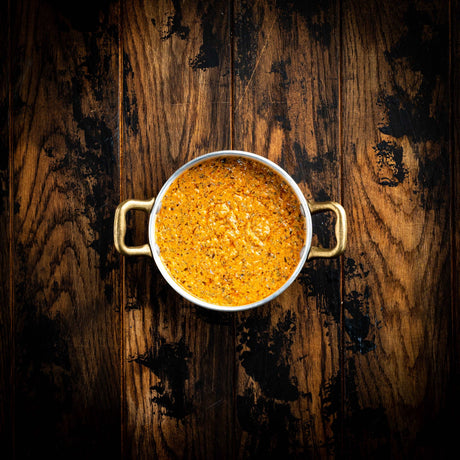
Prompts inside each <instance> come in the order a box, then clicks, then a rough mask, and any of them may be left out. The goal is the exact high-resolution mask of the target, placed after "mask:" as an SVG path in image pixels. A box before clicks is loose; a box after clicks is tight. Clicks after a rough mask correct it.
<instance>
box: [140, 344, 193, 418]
mask: <svg viewBox="0 0 460 460" xmlns="http://www.w3.org/2000/svg"><path fill="white" fill-rule="evenodd" d="M191 356H192V354H191V352H190V349H189V348H188V346H187V345H186V343H185V342H184V340H183V339H181V340H179V341H178V342H174V343H167V342H166V340H165V339H164V338H162V337H160V339H159V340H158V345H157V346H155V347H153V348H151V349H150V350H148V351H147V352H146V353H144V354H142V355H139V356H137V357H136V358H134V359H132V360H131V361H133V362H135V363H138V364H140V365H142V366H144V367H146V368H148V369H149V370H150V371H152V372H153V373H154V374H155V375H156V376H157V377H158V379H159V382H158V384H157V385H154V386H152V387H151V388H150V390H151V392H152V402H153V403H154V404H156V405H158V407H159V408H160V410H161V411H162V414H164V415H167V416H169V417H173V418H176V419H179V420H180V419H183V418H184V417H185V416H186V415H188V414H190V413H191V411H192V410H193V404H192V401H189V400H188V399H187V398H186V395H185V383H186V381H187V380H188V378H189V368H188V361H189V359H190V358H191Z"/></svg>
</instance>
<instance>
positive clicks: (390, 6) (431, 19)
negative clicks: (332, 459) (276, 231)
mask: <svg viewBox="0 0 460 460" xmlns="http://www.w3.org/2000/svg"><path fill="white" fill-rule="evenodd" d="M342 11H343V18H342V32H343V34H342V39H341V40H342V45H343V53H342V55H343V60H342V66H343V78H342V85H343V89H342V94H343V102H342V107H343V151H344V170H343V177H344V203H345V207H346V209H347V210H348V211H349V225H350V240H349V248H348V251H347V258H346V260H345V266H344V268H345V290H344V334H345V336H344V338H345V346H346V355H345V369H344V372H345V383H346V385H345V390H346V393H345V407H346V418H345V420H344V426H345V427H346V430H345V433H344V439H345V443H346V447H347V448H348V454H349V455H351V456H353V457H355V456H358V457H362V458H374V457H379V458H380V457H383V458H407V457H415V458H433V457H436V456H437V455H442V454H445V452H444V446H445V432H443V430H444V427H445V426H446V425H445V424H444V423H443V422H444V420H445V417H444V415H445V409H446V407H447V404H448V401H447V400H446V390H447V387H448V380H449V377H450V372H451V371H450V370H451V362H450V353H449V343H450V342H449V341H450V331H451V328H450V324H451V304H450V289H451V285H450V255H451V247H450V228H449V227H450V196H451V190H450V179H449V174H450V171H449V170H450V164H449V151H448V136H449V128H448V127H449V124H448V122H449V116H448V107H449V100H448V71H449V64H448V63H449V41H448V38H449V34H448V2H447V1H436V2H428V1H417V2H412V1H400V2H397V3H395V2H392V1H379V2H374V1H369V2H363V1H354V0H344V2H343V6H342Z"/></svg>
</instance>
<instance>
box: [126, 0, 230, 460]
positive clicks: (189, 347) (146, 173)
mask: <svg viewBox="0 0 460 460" xmlns="http://www.w3.org/2000/svg"><path fill="white" fill-rule="evenodd" d="M122 30H123V37H122V42H123V126H124V127H123V144H122V149H123V187H124V188H123V198H124V199H126V198H137V199H150V198H151V197H152V196H155V195H156V194H157V193H158V192H159V190H160V187H161V186H162V185H163V183H164V182H165V181H166V180H167V179H168V177H169V176H170V175H171V174H172V173H173V172H174V171H175V170H176V169H177V168H178V167H180V166H181V165H183V164H184V163H186V162H187V161H188V160H191V159H192V158H194V157H196V156H198V155H202V154H204V153H208V152H211V151H215V150H221V149H226V148H229V147H230V81H231V79H230V59H229V56H230V48H229V41H228V37H229V8H228V4H227V2H224V1H213V2H205V3H204V4H203V3H200V2H183V1H172V2H170V1H159V2H144V1H135V2H125V3H124V6H123V23H122ZM131 222H132V228H131V231H130V233H131V234H132V240H133V241H134V242H137V243H141V242H142V243H145V242H146V238H147V236H146V226H147V219H146V217H145V216H141V217H140V218H138V217H137V216H135V217H133V219H132V221H131ZM125 264H126V275H125V287H124V292H125V294H124V296H125V298H124V344H125V345H124V346H125V355H124V357H123V363H124V376H125V395H126V401H125V413H126V416H125V442H124V444H125V451H124V455H125V456H127V457H128V458H151V457H152V456H154V457H158V458H231V457H232V456H233V451H232V449H233V447H234V443H233V437H232V430H231V427H232V422H233V418H232V417H233V400H232V397H233V386H232V381H233V380H232V379H233V372H234V360H233V356H234V338H233V337H234V334H233V330H234V329H233V319H232V317H231V316H227V315H218V314H211V313H207V312H206V311H205V310H203V309H202V308H197V307H194V306H193V305H192V304H190V303H188V302H186V301H185V300H184V299H183V298H181V297H180V296H179V295H178V294H176V293H175V291H173V289H172V288H170V287H169V285H167V284H166V281H164V279H163V278H162V277H161V274H160V273H159V271H158V270H157V268H156V267H155V266H154V262H153V261H152V260H151V259H148V260H147V259H144V260H142V259H126V261H125Z"/></svg>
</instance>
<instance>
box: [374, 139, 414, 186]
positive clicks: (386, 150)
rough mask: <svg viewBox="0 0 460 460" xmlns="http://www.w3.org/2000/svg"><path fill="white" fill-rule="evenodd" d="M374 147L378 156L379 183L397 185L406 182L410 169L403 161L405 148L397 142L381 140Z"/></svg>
mask: <svg viewBox="0 0 460 460" xmlns="http://www.w3.org/2000/svg"><path fill="white" fill-rule="evenodd" d="M373 149H374V151H375V155H376V157H377V166H378V176H379V177H378V182H379V184H380V185H386V186H389V187H396V186H397V185H399V184H401V183H402V182H404V179H405V178H406V176H407V173H408V171H407V168H406V167H405V165H404V163H403V148H402V147H400V146H398V145H397V144H396V143H395V142H388V141H381V142H379V143H378V144H377V145H375V146H374V147H373Z"/></svg>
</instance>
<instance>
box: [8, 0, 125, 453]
mask: <svg viewBox="0 0 460 460" xmlns="http://www.w3.org/2000/svg"><path fill="white" fill-rule="evenodd" d="M11 6H12V23H11V27H12V44H13V55H12V58H13V65H12V81H13V88H12V92H13V97H12V100H13V106H12V120H13V121H12V123H13V139H12V141H13V153H14V170H13V176H14V183H13V187H14V190H13V193H14V251H15V252H14V267H13V268H14V272H13V276H14V299H15V303H14V324H15V330H14V333H15V351H16V353H15V364H16V370H15V394H16V395H15V396H16V397H15V441H16V454H17V458H25V457H27V458H30V457H35V456H45V457H47V458H82V457H83V458H84V457H91V458H94V457H95V456H98V455H99V456H102V455H104V457H105V456H108V457H112V456H117V455H118V454H119V445H120V388H119V381H120V374H119V359H120V358H119V356H120V355H119V354H120V321H119V312H118V305H117V296H118V294H117V292H118V287H117V286H118V285H119V279H118V274H117V268H118V267H117V263H116V262H117V261H118V258H117V257H115V251H114V249H113V247H112V244H111V239H112V237H111V234H112V230H111V228H112V219H113V211H114V208H115V206H116V204H117V203H118V200H119V191H118V178H119V171H118V159H117V155H118V150H117V147H116V146H117V126H118V120H117V83H116V82H117V64H118V58H117V51H118V45H117V21H118V9H117V6H116V5H113V6H110V7H109V6H108V5H107V3H104V4H102V3H100V4H92V7H91V8H89V6H90V3H89V2H82V3H79V4H78V5H77V4H76V3H65V4H63V3H60V2H38V1H34V0H30V1H29V0H25V1H20V2H11Z"/></svg>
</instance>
